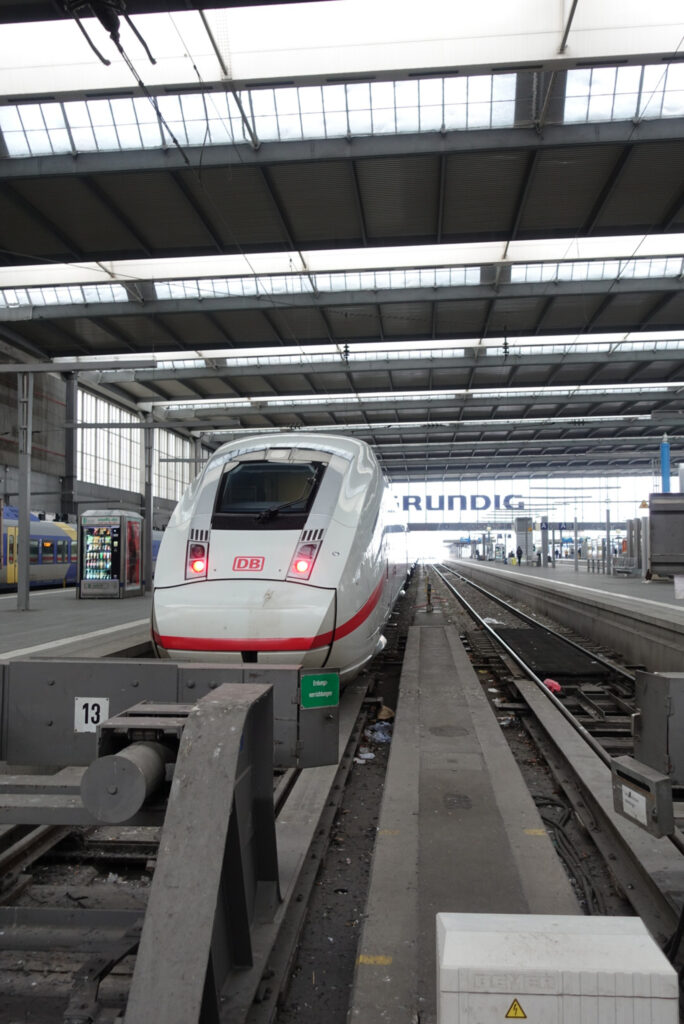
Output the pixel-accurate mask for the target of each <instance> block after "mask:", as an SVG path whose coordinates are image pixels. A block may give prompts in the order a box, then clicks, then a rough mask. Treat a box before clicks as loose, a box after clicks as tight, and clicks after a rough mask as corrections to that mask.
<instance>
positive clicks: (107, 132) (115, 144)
mask: <svg viewBox="0 0 684 1024" xmlns="http://www.w3.org/2000/svg"><path fill="white" fill-rule="evenodd" d="M95 141H96V143H97V148H98V149H118V148H119V140H118V138H117V136H116V132H115V131H114V128H95Z"/></svg>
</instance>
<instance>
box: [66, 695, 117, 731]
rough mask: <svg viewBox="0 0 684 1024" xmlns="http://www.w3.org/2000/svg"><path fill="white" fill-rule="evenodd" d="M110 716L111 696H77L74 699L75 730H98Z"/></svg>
mask: <svg viewBox="0 0 684 1024" xmlns="http://www.w3.org/2000/svg"><path fill="white" fill-rule="evenodd" d="M108 718H109V697H76V698H75V700H74V732H97V727H98V725H102V723H103V722H106V721H107V719H108Z"/></svg>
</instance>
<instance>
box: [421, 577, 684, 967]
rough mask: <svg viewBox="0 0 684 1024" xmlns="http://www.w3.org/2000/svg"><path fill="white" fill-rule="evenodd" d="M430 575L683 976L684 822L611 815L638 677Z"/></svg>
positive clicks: (509, 710) (471, 587)
mask: <svg viewBox="0 0 684 1024" xmlns="http://www.w3.org/2000/svg"><path fill="white" fill-rule="evenodd" d="M432 570H433V572H434V580H435V583H434V587H433V590H434V592H435V593H436V594H437V595H438V596H439V597H440V598H441V599H442V600H446V601H448V602H450V601H451V600H452V599H456V600H457V601H458V603H459V605H460V606H461V608H463V609H465V611H466V613H467V616H468V617H469V618H470V619H471V620H472V622H473V625H474V628H473V629H470V628H468V627H467V626H466V628H465V637H464V639H465V641H466V644H467V646H468V647H469V648H470V653H471V657H472V658H473V661H474V664H475V666H476V667H478V668H479V669H480V671H482V670H483V669H485V670H486V675H487V678H488V680H490V681H491V680H492V679H493V680H494V684H495V685H494V686H491V685H490V686H488V689H489V690H492V689H494V690H496V691H500V692H502V693H504V695H505V696H504V699H503V700H502V699H501V698H500V697H494V698H493V700H494V702H495V703H494V707H495V710H496V712H497V715H498V717H499V720H500V721H503V722H504V723H506V722H507V720H510V718H511V716H513V715H515V716H516V717H517V720H518V721H519V722H520V725H521V727H522V728H524V729H525V730H526V731H527V733H528V734H529V735H530V737H531V738H532V740H533V742H534V744H535V746H536V747H537V749H538V751H539V753H540V755H541V757H542V758H543V759H544V760H545V762H546V764H547V766H548V768H549V770H550V772H551V773H552V776H553V778H554V781H555V784H556V786H557V788H558V791H559V793H562V795H563V797H564V799H565V800H567V801H568V804H569V806H571V807H572V809H573V812H574V814H575V815H576V816H577V818H578V820H579V821H580V822H581V823H582V825H583V826H584V828H585V829H586V831H587V833H588V834H589V836H590V837H591V839H592V841H593V843H594V844H595V846H596V848H597V849H598V850H599V851H600V853H601V855H602V857H603V859H604V861H605V863H606V865H607V866H608V869H609V871H610V874H611V876H612V877H613V878H614V880H615V881H616V883H617V885H618V887H619V889H620V890H621V892H622V893H623V894H624V895H625V897H626V898H627V900H628V901H629V903H630V904H631V905H632V908H633V910H634V912H635V913H636V914H638V915H639V916H640V917H641V918H642V919H643V920H644V922H645V923H646V925H647V927H648V928H649V929H650V931H651V932H652V934H653V935H654V936H655V937H656V938H657V939H658V940H659V941H660V943H661V945H662V946H663V948H664V949H666V951H667V952H668V955H669V956H670V958H671V960H672V962H673V963H674V964H675V966H676V967H677V968H678V969H679V970H680V971H682V969H683V968H684V956H683V955H682V950H681V948H680V945H681V940H682V933H683V932H684V835H683V834H682V832H681V831H680V827H681V822H679V823H678V825H679V826H680V827H677V828H676V829H675V833H674V835H673V836H671V837H667V838H662V839H654V837H653V836H650V835H649V834H648V833H646V832H644V831H642V830H641V829H639V828H638V827H637V826H635V825H633V824H632V823H631V822H629V821H627V820H626V819H625V818H622V817H620V816H619V815H617V813H616V812H615V811H614V809H613V799H612V784H611V775H610V764H611V758H612V757H613V756H615V755H617V754H624V753H629V752H630V751H631V730H630V720H631V714H632V712H633V710H634V709H635V705H634V697H633V693H634V689H633V676H632V674H631V673H630V672H629V671H628V670H627V669H625V668H624V667H622V666H621V665H619V663H618V661H617V660H614V659H610V658H608V657H606V656H605V654H604V653H599V652H597V651H596V650H595V649H594V650H592V649H591V648H587V647H583V646H582V645H581V644H579V643H578V642H577V641H576V640H573V639H571V638H570V637H568V636H563V635H562V633H561V632H560V631H559V630H557V629H550V628H549V627H546V626H544V625H543V624H542V623H540V622H538V621H537V620H536V619H533V618H532V617H530V616H529V615H527V614H525V613H524V612H522V611H521V610H520V609H518V608H516V607H514V606H513V605H512V604H510V603H509V602H507V601H504V600H503V599H502V598H500V597H499V596H498V595H496V594H493V593H491V592H490V591H487V590H485V589H484V588H483V587H481V586H480V585H479V584H474V583H472V582H471V581H470V580H467V579H466V578H465V577H462V576H460V574H459V573H458V572H456V571H455V570H453V569H451V568H450V567H448V566H446V565H435V566H433V567H432ZM440 592H441V593H440ZM475 605H477V608H476V607H475ZM550 679H553V680H554V681H555V682H557V683H559V684H560V686H561V689H560V692H559V693H554V692H553V689H555V687H552V688H549V682H548V681H549V680H550ZM489 696H490V699H492V695H491V693H490V694H489Z"/></svg>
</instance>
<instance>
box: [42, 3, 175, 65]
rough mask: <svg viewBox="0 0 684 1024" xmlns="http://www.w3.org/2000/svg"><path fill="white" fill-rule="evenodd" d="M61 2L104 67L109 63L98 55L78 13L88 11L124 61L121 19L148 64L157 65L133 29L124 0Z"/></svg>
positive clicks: (144, 43) (136, 31) (140, 37)
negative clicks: (147, 60) (146, 58)
mask: <svg viewBox="0 0 684 1024" xmlns="http://www.w3.org/2000/svg"><path fill="white" fill-rule="evenodd" d="M62 2H63V5H64V9H65V11H66V12H67V14H70V15H71V17H72V18H73V19H74V21H75V22H76V24H77V25H78V27H79V28H80V30H81V32H82V33H83V35H84V36H85V38H86V40H87V42H88V45H89V46H90V48H91V50H92V51H93V53H94V54H95V55H96V56H97V57H98V58H99V59H100V60H101V61H102V63H103V64H104V65H105V66H106V67H109V66H110V64H111V61H110V60H107V58H106V57H104V56H103V55H102V54H101V53H100V51H99V50H98V48H97V47H96V46H95V44H94V42H93V41H92V39H91V38H90V36H89V35H88V33H87V32H86V30H85V28H84V27H83V25H82V24H81V19H80V18H79V16H78V14H79V11H82V10H84V9H87V10H89V11H90V13H91V14H92V15H93V17H94V18H97V20H98V21H99V22H100V24H101V25H102V27H103V28H104V29H105V31H106V32H109V37H110V39H111V40H112V42H113V43H114V45H115V46H116V48H117V50H118V51H119V52H120V53H121V55H122V57H123V58H124V60H126V59H127V58H126V55H125V53H124V51H123V48H122V46H121V40H120V29H121V18H123V19H124V20H125V22H126V24H127V25H128V26H129V27H130V28H131V29H132V30H133V33H134V34H135V36H136V38H137V39H138V41H139V42H140V43H141V45H142V47H143V49H144V50H145V53H146V54H147V56H148V57H149V59H150V63H151V64H156V63H157V62H156V60H155V59H154V57H153V56H152V54H151V53H150V49H149V47H148V45H147V43H146V42H145V40H144V39H143V37H142V36H141V35H140V32H138V30H137V28H136V27H135V25H134V24H133V22H132V21H131V19H130V17H129V16H128V14H127V12H126V0H62Z"/></svg>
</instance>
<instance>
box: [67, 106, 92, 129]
mask: <svg viewBox="0 0 684 1024" xmlns="http://www.w3.org/2000/svg"><path fill="white" fill-rule="evenodd" d="M64 113H65V114H66V119H67V121H68V123H69V126H70V127H71V128H83V127H90V114H89V113H88V104H87V103H84V102H82V101H80V100H72V101H71V102H69V103H65V104H64Z"/></svg>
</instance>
